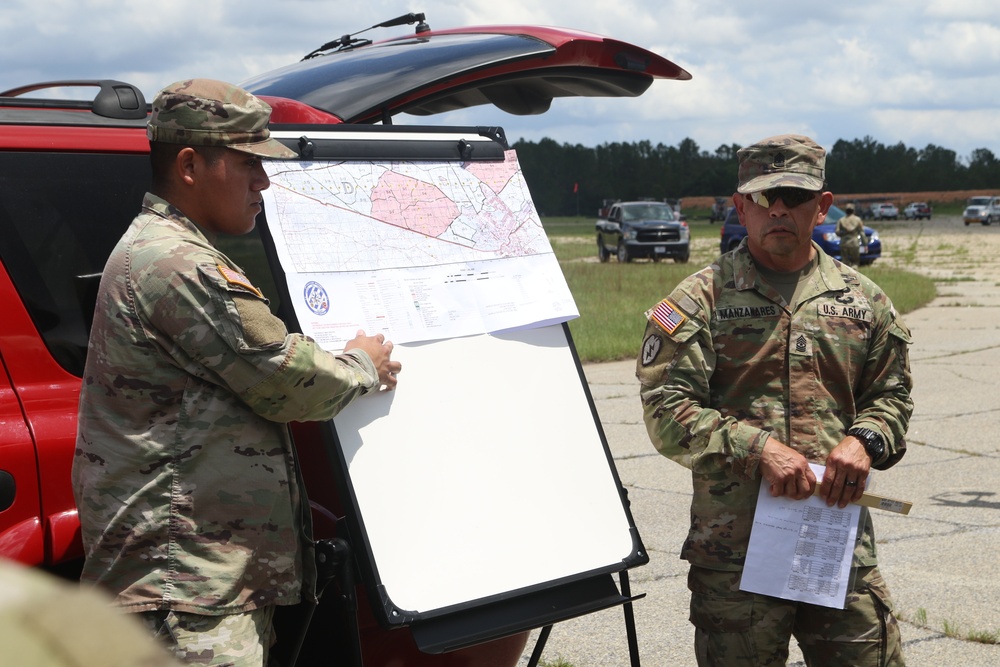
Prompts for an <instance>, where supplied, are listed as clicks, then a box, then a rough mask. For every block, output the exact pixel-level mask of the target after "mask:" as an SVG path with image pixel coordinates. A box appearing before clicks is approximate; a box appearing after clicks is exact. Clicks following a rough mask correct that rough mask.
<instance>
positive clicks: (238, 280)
mask: <svg viewBox="0 0 1000 667" xmlns="http://www.w3.org/2000/svg"><path fill="white" fill-rule="evenodd" d="M216 268H218V269H219V273H220V274H222V277H223V278H225V279H226V282H227V283H229V284H230V285H237V286H239V287H242V288H243V289H245V290H249V291H250V292H253V293H254V294H256V295H257V296H259V297H260V298H262V299H263V298H264V294H263V293H262V292H261V291H260V290H259V289H257V288H256V287H254V286H253V283H251V282H250V279H249V278H247V277H246V276H244V275H243V274H242V273H240V272H239V271H233V270H232V269H231V268H229V267H228V266H223V265H222V264H219V265H217V267H216Z"/></svg>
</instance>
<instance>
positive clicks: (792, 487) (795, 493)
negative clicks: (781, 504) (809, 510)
mask: <svg viewBox="0 0 1000 667" xmlns="http://www.w3.org/2000/svg"><path fill="white" fill-rule="evenodd" d="M760 474H761V475H762V476H763V477H764V480H765V481H766V482H767V483H768V484H770V485H771V489H770V490H771V495H772V496H774V497H775V498H777V497H779V496H786V497H788V498H792V499H794V500H802V499H803V498H808V497H809V496H811V495H812V492H813V489H815V488H816V475H814V474H813V471H812V468H810V467H809V461H807V460H806V457H804V456H802V455H801V454H799V453H798V452H797V451H795V450H794V449H792V448H791V447H789V446H787V445H784V444H782V443H781V442H780V441H779V440H777V439H776V438H772V437H770V436H768V438H767V441H766V442H765V443H764V449H763V451H762V452H761V454H760Z"/></svg>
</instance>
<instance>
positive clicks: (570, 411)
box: [334, 325, 641, 620]
mask: <svg viewBox="0 0 1000 667" xmlns="http://www.w3.org/2000/svg"><path fill="white" fill-rule="evenodd" d="M393 357H394V358H395V359H398V360H399V361H401V362H402V364H403V370H402V372H401V373H400V375H399V385H398V386H397V388H396V389H395V391H392V392H386V393H381V394H378V395H369V396H366V397H364V398H362V399H360V400H358V401H355V403H353V404H352V405H350V406H349V407H348V408H347V409H345V410H344V411H343V412H342V413H341V414H340V415H338V416H337V418H336V419H335V420H334V423H335V426H336V431H337V437H338V439H339V441H340V445H341V447H342V449H343V455H344V457H345V459H346V463H347V468H348V472H349V477H350V484H351V486H352V490H353V493H354V496H355V500H356V503H357V512H358V514H359V517H360V518H359V520H360V522H361V523H362V524H363V530H364V534H365V535H364V537H365V539H366V541H367V543H368V546H369V550H370V555H371V558H372V559H373V562H374V566H375V569H376V570H377V577H378V580H379V583H380V584H381V586H382V588H383V591H384V596H385V597H386V598H387V599H388V601H389V602H390V603H391V606H394V607H395V608H398V609H400V610H405V611H406V612H411V613H416V614H426V613H428V612H434V611H435V610H440V609H444V608H448V607H452V606H454V605H462V604H465V603H469V602H472V601H475V600H480V599H483V598H489V597H491V596H498V595H503V594H506V593H509V592H512V591H518V590H521V589H526V588H531V587H535V586H538V585H540V584H545V583H547V582H553V581H558V580H566V579H570V578H573V577H575V576H579V575H581V574H584V573H590V572H594V571H601V570H603V571H619V570H622V569H624V567H625V566H624V565H623V562H624V561H628V560H630V559H632V558H634V557H635V556H636V552H637V549H638V548H640V546H641V545H639V544H637V542H638V538H637V536H636V535H634V528H633V525H632V522H631V518H630V516H629V515H628V513H627V510H626V509H625V504H624V500H623V498H622V497H621V492H620V486H619V483H618V480H617V478H616V475H615V472H614V469H613V466H612V464H611V462H610V461H609V458H608V454H607V450H606V448H605V446H604V441H603V437H602V435H601V432H600V430H599V426H598V425H597V423H596V421H595V416H594V414H593V413H592V411H591V407H590V401H589V399H588V396H587V394H586V393H585V389H584V386H583V380H582V378H581V374H580V371H579V368H578V366H577V363H576V360H575V359H574V356H573V353H572V350H571V348H570V345H569V341H568V339H567V334H566V332H565V331H564V330H563V327H562V326H561V325H552V326H546V327H541V328H536V329H529V330H521V331H517V332H512V333H504V334H494V335H485V334H484V335H478V336H469V337H465V338H455V339H449V340H442V341H435V342H430V343H420V344H406V345H397V346H396V347H395V348H394V350H393ZM390 620H391V619H390Z"/></svg>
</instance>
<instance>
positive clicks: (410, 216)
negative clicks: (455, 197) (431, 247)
mask: <svg viewBox="0 0 1000 667" xmlns="http://www.w3.org/2000/svg"><path fill="white" fill-rule="evenodd" d="M371 197H372V217H374V218H376V219H378V220H381V221H383V222H385V223H388V224H390V225H395V226H397V227H402V228H404V229H409V230H411V231H414V232H418V233H420V234H425V235H427V236H434V237H436V236H439V235H440V234H442V233H444V232H445V230H447V229H448V227H449V226H450V225H451V223H452V222H454V221H455V219H456V218H457V217H458V215H459V210H458V206H456V205H455V202H453V201H451V200H450V199H448V197H446V196H445V195H444V193H442V192H441V190H439V189H438V188H437V187H435V186H433V185H430V184H428V183H424V182H423V181H418V180H416V179H414V178H410V177H408V176H404V175H402V174H398V173H395V172H392V171H388V172H386V173H385V174H384V175H383V176H382V178H380V179H379V182H378V185H376V186H375V188H374V190H372V195H371Z"/></svg>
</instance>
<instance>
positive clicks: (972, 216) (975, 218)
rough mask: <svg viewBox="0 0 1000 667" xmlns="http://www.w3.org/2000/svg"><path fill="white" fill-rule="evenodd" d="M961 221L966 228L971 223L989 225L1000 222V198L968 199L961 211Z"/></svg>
mask: <svg viewBox="0 0 1000 667" xmlns="http://www.w3.org/2000/svg"><path fill="white" fill-rule="evenodd" d="M962 220H963V221H964V222H965V226H966V227H968V226H969V225H971V224H972V223H976V224H983V225H990V224H992V223H993V221H994V220H1000V197H970V198H969V200H968V201H967V202H966V204H965V210H964V211H962Z"/></svg>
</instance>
